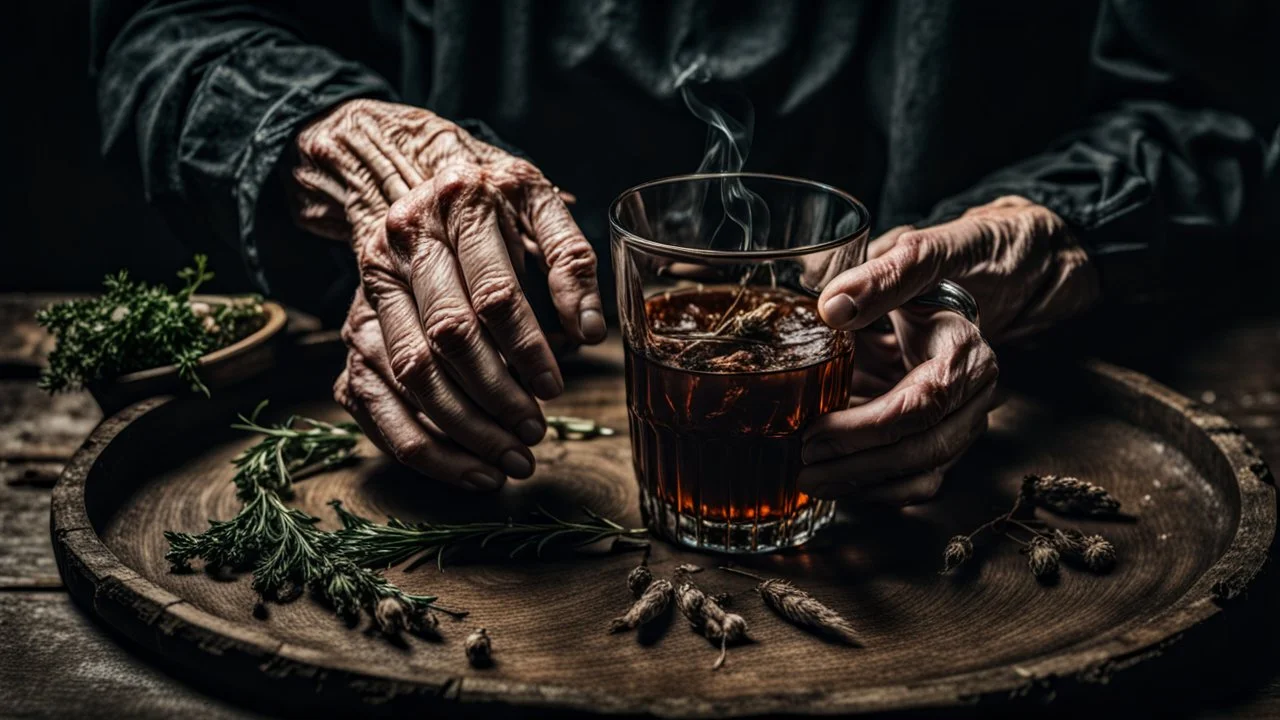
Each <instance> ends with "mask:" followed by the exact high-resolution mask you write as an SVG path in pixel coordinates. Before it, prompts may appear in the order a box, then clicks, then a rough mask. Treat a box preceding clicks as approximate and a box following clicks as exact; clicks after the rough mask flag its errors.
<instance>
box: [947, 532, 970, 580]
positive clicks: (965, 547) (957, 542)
mask: <svg viewBox="0 0 1280 720" xmlns="http://www.w3.org/2000/svg"><path fill="white" fill-rule="evenodd" d="M971 557H973V541H972V540H970V539H969V536H968V535H956V536H955V537H953V538H951V541H950V542H948V543H947V549H946V550H945V551H943V553H942V561H943V566H942V572H947V571H949V570H952V569H954V568H957V567H959V566H960V565H963V564H964V563H966V562H968V561H969V558H971Z"/></svg>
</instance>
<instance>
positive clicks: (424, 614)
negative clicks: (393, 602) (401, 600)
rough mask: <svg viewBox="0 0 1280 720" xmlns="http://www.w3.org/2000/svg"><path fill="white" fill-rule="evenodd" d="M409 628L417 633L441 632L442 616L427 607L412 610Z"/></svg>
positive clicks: (432, 633)
mask: <svg viewBox="0 0 1280 720" xmlns="http://www.w3.org/2000/svg"><path fill="white" fill-rule="evenodd" d="M409 629H410V630H412V631H414V632H416V633H422V634H427V635H435V634H437V633H439V632H440V618H438V617H436V614H435V613H433V612H431V611H430V610H428V609H426V608H423V609H422V610H419V611H417V612H410V613H409Z"/></svg>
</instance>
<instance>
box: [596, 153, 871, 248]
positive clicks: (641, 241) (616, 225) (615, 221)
mask: <svg viewBox="0 0 1280 720" xmlns="http://www.w3.org/2000/svg"><path fill="white" fill-rule="evenodd" d="M735 177H736V178H754V179H757V180H771V181H777V182H783V183H788V184H791V185H799V186H803V187H807V188H810V189H814V190H821V191H822V192H825V193H828V194H830V195H834V196H836V197H838V198H840V199H842V200H844V201H845V202H847V203H849V205H850V206H852V207H853V209H854V210H856V211H857V212H858V215H859V221H858V226H857V227H856V228H854V229H853V230H852V231H851V232H848V233H845V234H843V235H840V236H838V237H836V238H833V239H831V240H827V241H825V242H821V243H818V244H816V245H809V246H806V247H799V248H778V249H772V250H708V249H706V248H690V247H682V246H680V245H671V244H668V243H664V242H659V241H657V240H652V239H650V238H645V237H640V236H639V235H637V234H635V233H633V232H631V231H630V230H627V229H626V228H624V227H622V222H621V220H620V219H619V217H618V213H619V212H620V208H621V206H622V200H623V198H626V197H628V196H630V195H632V194H633V193H638V192H640V191H641V190H647V189H648V188H651V187H657V186H659V185H674V184H676V183H681V182H690V181H695V180H717V179H719V180H723V179H727V178H735ZM609 227H610V229H612V230H613V231H614V232H615V233H617V234H618V235H621V236H624V237H625V238H626V240H627V241H629V242H634V243H635V244H637V245H639V246H641V247H644V248H647V249H650V250H654V251H656V252H660V253H663V254H668V255H678V256H684V257H696V258H702V259H716V260H771V259H777V258H787V257H798V256H802V255H809V254H811V253H818V252H823V251H826V250H831V249H833V248H837V247H840V246H841V245H847V244H849V243H852V242H856V241H857V240H859V239H861V238H865V237H867V235H868V234H869V232H870V230H871V213H870V212H869V211H868V210H867V206H866V205H863V204H862V201H860V200H858V198H856V197H854V196H853V195H851V194H849V193H847V192H845V191H844V190H841V189H840V188H837V187H835V186H832V185H828V184H826V183H823V182H818V181H817V180H806V179H804V178H798V177H792V176H790V175H776V174H773V173H758V172H723V173H688V174H685V175H668V176H667V177H663V178H657V179H656V180H649V181H648V182H643V183H640V184H639V185H635V186H633V187H629V188H627V189H626V190H623V191H622V192H620V193H618V196H617V197H615V198H614V199H613V202H611V203H609Z"/></svg>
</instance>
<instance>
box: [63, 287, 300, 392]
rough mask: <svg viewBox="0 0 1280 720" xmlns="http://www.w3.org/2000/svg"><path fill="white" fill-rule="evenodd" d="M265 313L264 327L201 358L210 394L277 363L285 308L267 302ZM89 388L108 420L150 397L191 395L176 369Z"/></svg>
mask: <svg viewBox="0 0 1280 720" xmlns="http://www.w3.org/2000/svg"><path fill="white" fill-rule="evenodd" d="M191 299H192V300H198V301H201V302H206V303H210V304H213V303H220V302H227V301H229V300H231V298H229V297H226V296H221V295H195V296H193V297H192V298H191ZM262 311H263V313H264V314H265V315H266V322H264V323H263V325H262V327H260V328H258V329H257V330H256V331H254V332H253V333H250V334H249V335H247V336H245V337H243V338H241V339H240V340H237V341H236V342H234V343H232V344H230V345H228V346H226V347H224V348H219V349H217V350H214V351H213V352H211V353H209V354H207V355H205V356H203V357H201V358H200V360H199V375H200V380H201V381H203V382H204V384H205V386H207V387H208V388H209V389H210V390H215V389H217V388H222V387H227V386H229V385H234V384H236V383H238V382H240V381H242V380H246V379H248V378H250V377H253V376H254V375H257V374H258V373H260V372H262V371H263V370H266V369H267V368H269V367H271V366H272V365H273V364H274V363H275V360H276V355H277V352H278V351H279V345H280V342H279V341H280V340H281V339H283V337H284V335H283V334H282V332H281V331H283V330H284V328H285V321H286V319H287V317H286V315H285V311H284V308H283V307H282V306H280V305H279V304H278V303H274V302H269V301H264V302H263V303H262ZM87 388H88V390H89V394H91V395H93V399H94V400H96V401H97V403H98V406H99V407H101V408H102V414H103V415H105V416H111V415H114V414H115V413H117V412H119V411H120V410H122V409H124V408H126V407H128V406H130V405H132V404H133V403H135V402H138V401H139V400H144V399H146V398H149V397H153V396H156V395H176V394H180V393H184V392H191V391H192V390H191V387H190V386H189V385H188V384H187V383H186V381H184V380H183V379H182V378H180V377H178V368H177V366H176V365H164V366H162V367H155V368H149V369H147V370H138V371H136V372H131V373H125V374H124V375H120V376H119V377H116V378H113V379H110V380H100V381H96V382H92V383H89V384H88V386H87Z"/></svg>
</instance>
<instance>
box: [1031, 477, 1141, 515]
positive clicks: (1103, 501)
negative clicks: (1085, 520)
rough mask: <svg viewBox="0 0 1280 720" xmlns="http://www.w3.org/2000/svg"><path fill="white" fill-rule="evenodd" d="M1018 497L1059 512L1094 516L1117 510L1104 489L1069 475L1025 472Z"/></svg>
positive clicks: (1115, 504)
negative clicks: (1029, 473) (1028, 473)
mask: <svg viewBox="0 0 1280 720" xmlns="http://www.w3.org/2000/svg"><path fill="white" fill-rule="evenodd" d="M1022 496H1023V497H1025V498H1026V499H1028V500H1030V501H1031V502H1032V503H1034V504H1036V505H1039V506H1040V507H1042V508H1044V509H1046V510H1050V511H1052V512H1055V513H1058V514H1060V515H1083V516H1086V517H1097V516H1107V515H1115V514H1116V513H1117V512H1119V511H1120V501H1119V500H1116V499H1115V498H1113V497H1111V494H1110V493H1108V492H1107V490H1106V488H1103V487H1101V486H1099V485H1095V484H1093V483H1091V482H1085V481H1084V480H1079V479H1077V478H1073V477H1058V476H1057V475H1045V476H1040V475H1028V476H1026V478H1024V479H1023V481H1022Z"/></svg>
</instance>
